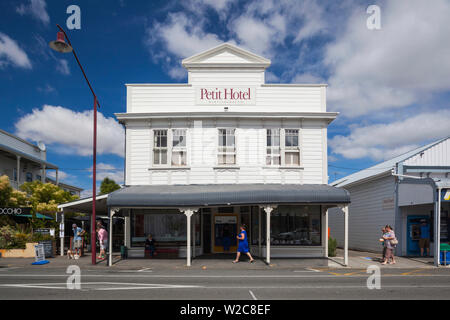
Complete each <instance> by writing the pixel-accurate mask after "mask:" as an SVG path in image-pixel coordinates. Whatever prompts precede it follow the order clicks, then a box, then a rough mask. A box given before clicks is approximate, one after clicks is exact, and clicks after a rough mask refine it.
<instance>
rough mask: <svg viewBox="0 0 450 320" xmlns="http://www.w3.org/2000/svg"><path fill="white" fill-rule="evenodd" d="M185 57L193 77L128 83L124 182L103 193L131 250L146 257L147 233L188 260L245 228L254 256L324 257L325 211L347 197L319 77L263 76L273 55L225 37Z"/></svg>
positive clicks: (225, 248)
mask: <svg viewBox="0 0 450 320" xmlns="http://www.w3.org/2000/svg"><path fill="white" fill-rule="evenodd" d="M182 64H183V67H184V68H186V69H187V72H188V83H186V84H127V86H126V87H127V106H126V113H118V114H116V117H117V119H118V120H119V121H120V122H121V123H122V124H123V125H124V127H125V129H126V160H125V163H126V166H125V187H124V188H122V189H121V190H118V191H116V192H114V193H112V194H110V195H108V196H107V197H105V199H104V201H106V207H107V208H108V210H109V211H110V212H111V214H113V215H114V214H117V215H123V216H125V224H126V230H125V245H126V246H127V247H128V248H129V249H130V250H129V252H130V255H133V254H134V255H138V256H142V255H144V249H143V247H144V242H145V239H146V238H147V236H148V234H152V235H153V237H154V238H155V239H156V242H157V244H158V247H159V248H167V249H168V250H169V249H170V250H172V252H175V253H177V254H178V256H180V257H187V260H188V265H189V264H190V259H191V255H192V256H198V255H206V254H211V255H212V254H220V253H224V252H235V250H236V246H237V243H236V234H237V233H238V228H239V226H240V225H241V224H246V225H247V231H248V237H249V244H250V246H251V250H252V253H253V254H254V255H256V256H260V257H265V258H266V260H267V261H268V262H270V257H271V256H272V257H326V256H327V210H328V208H330V207H333V206H342V207H346V205H347V204H348V203H349V201H350V198H349V194H348V193H347V191H345V190H343V189H339V188H335V187H331V186H329V185H327V183H328V172H327V127H328V125H329V124H330V123H331V122H332V121H333V120H334V119H335V118H336V117H337V113H334V112H327V110H326V85H324V84H266V83H265V70H266V69H267V68H268V67H269V66H270V64H271V62H270V60H267V59H265V58H263V57H260V56H257V55H255V54H253V53H250V52H248V51H245V50H242V49H240V48H238V47H236V46H234V45H231V44H228V43H225V44H222V45H220V46H218V47H216V48H213V49H211V50H208V51H205V52H202V53H200V54H198V55H195V56H193V57H190V58H187V59H185V60H183V62H182ZM100 200H101V199H100ZM65 208H66V209H69V206H66V207H65ZM78 209H79V208H78ZM344 211H345V210H344Z"/></svg>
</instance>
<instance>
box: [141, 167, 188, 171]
mask: <svg viewBox="0 0 450 320" xmlns="http://www.w3.org/2000/svg"><path fill="white" fill-rule="evenodd" d="M148 170H149V171H167V170H173V171H185V170H191V167H152V168H148Z"/></svg>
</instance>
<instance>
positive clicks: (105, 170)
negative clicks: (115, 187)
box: [89, 163, 124, 185]
mask: <svg viewBox="0 0 450 320" xmlns="http://www.w3.org/2000/svg"><path fill="white" fill-rule="evenodd" d="M89 171H90V172H91V173H92V171H93V170H92V167H91V168H90V169H89ZM92 176H93V175H92V174H91V175H90V176H89V177H90V178H92ZM95 178H96V180H97V181H103V179H105V178H109V179H112V180H114V181H115V182H116V183H117V184H119V185H121V184H123V180H124V178H123V169H120V168H116V167H115V166H113V165H111V164H108V163H97V166H96V174H95Z"/></svg>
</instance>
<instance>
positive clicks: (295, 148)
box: [281, 128, 302, 167]
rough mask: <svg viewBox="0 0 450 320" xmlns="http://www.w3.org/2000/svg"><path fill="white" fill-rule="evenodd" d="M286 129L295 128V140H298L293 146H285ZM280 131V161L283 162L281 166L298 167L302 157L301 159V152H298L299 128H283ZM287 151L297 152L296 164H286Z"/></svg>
mask: <svg viewBox="0 0 450 320" xmlns="http://www.w3.org/2000/svg"><path fill="white" fill-rule="evenodd" d="M288 130H295V131H297V141H298V145H297V146H294V147H287V146H286V131H288ZM281 132H282V137H281V138H282V139H281V145H282V149H281V158H282V159H281V161H282V162H281V163H282V164H283V166H286V167H300V166H301V164H302V159H301V153H300V147H301V146H300V129H298V128H285V129H282V130H281ZM287 153H297V154H298V164H287V163H286V154H287Z"/></svg>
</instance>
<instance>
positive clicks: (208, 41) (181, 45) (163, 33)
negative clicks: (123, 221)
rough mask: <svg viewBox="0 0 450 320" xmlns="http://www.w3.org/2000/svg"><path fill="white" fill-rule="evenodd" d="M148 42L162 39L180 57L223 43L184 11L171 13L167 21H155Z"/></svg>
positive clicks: (170, 50)
mask: <svg viewBox="0 0 450 320" xmlns="http://www.w3.org/2000/svg"><path fill="white" fill-rule="evenodd" d="M147 35H148V39H147V40H148V44H149V45H152V44H154V43H155V42H157V41H162V42H163V43H164V44H165V45H166V46H167V50H169V52H170V53H172V54H174V55H175V56H177V57H179V58H185V57H189V56H191V55H194V54H196V53H199V52H201V51H203V50H207V49H210V48H212V47H215V46H218V45H219V44H221V43H222V41H221V40H220V39H219V37H218V36H217V35H215V34H212V33H207V32H205V31H204V30H203V29H202V28H201V25H200V24H198V21H194V20H193V19H190V18H188V17H187V16H186V15H185V14H184V13H170V14H169V16H168V20H167V22H166V23H164V24H162V23H155V24H154V26H153V27H152V28H149V29H148V30H147Z"/></svg>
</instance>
